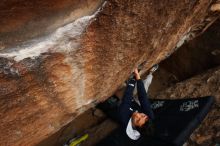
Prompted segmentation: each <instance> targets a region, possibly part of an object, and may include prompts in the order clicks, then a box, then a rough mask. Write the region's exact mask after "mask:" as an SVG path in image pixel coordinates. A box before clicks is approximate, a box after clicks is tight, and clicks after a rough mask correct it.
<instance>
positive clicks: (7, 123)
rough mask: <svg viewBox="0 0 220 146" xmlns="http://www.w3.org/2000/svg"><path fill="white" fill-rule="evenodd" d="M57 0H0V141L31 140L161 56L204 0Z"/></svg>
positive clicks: (204, 8) (202, 10)
mask: <svg viewBox="0 0 220 146" xmlns="http://www.w3.org/2000/svg"><path fill="white" fill-rule="evenodd" d="M62 2H63V3H62V4H61V1H59V0H57V3H54V2H51V1H46V2H45V1H41V2H39V3H32V2H30V3H26V2H21V3H17V2H16V1H12V0H11V1H3V3H2V4H1V8H4V9H3V10H4V11H6V10H7V11H9V10H10V13H5V12H4V11H1V15H2V16H3V17H2V19H3V20H4V21H1V30H0V37H1V52H0V56H1V58H0V111H1V113H0V119H1V120H0V131H1V134H0V142H1V144H2V145H34V144H36V143H38V142H39V141H41V140H43V139H44V138H46V137H48V136H49V135H51V134H52V133H54V132H56V131H57V130H59V129H60V128H61V127H63V126H64V125H66V124H67V123H69V122H70V121H71V120H72V119H74V118H75V117H76V115H78V114H79V113H81V112H83V111H85V109H87V108H88V106H91V103H92V102H94V101H96V100H97V101H98V100H102V99H105V98H106V97H108V96H109V95H111V94H112V93H113V92H114V91H115V90H116V89H117V88H118V87H119V86H120V84H121V83H122V82H123V81H125V80H126V78H127V77H128V76H129V74H130V73H131V72H132V70H133V68H134V67H135V66H137V65H138V64H139V63H142V62H143V61H145V60H147V64H146V69H148V68H150V67H151V66H152V65H153V64H155V63H158V62H160V61H161V60H162V59H164V58H166V57H167V56H169V55H170V54H171V53H172V52H173V51H174V50H175V47H176V45H177V46H180V45H181V44H182V43H183V42H184V40H185V39H186V35H187V33H188V32H189V30H190V28H191V27H192V26H193V25H195V24H197V23H198V24H199V23H200V22H202V21H203V19H204V18H205V16H206V15H207V13H208V9H209V4H210V2H211V0H201V1H198V0H193V1H192V0H184V1H174V0H166V1H164V2H163V3H161V2H160V1H158V0H145V1H141V2H140V1H124V0H119V1H114V0H111V1H108V2H106V3H104V5H102V4H103V3H102V2H101V1H93V5H92V6H91V7H90V4H88V5H89V6H87V7H84V5H78V4H77V5H76V4H75V5H74V2H72V1H62ZM77 2H78V1H77ZM80 2H81V1H80ZM86 2H88V3H89V2H90V1H83V4H84V3H86ZM10 3H12V4H10ZM51 3H53V4H54V5H50V4H51ZM70 3H72V5H71V6H72V7H69V4H70ZM7 4H8V5H7ZM23 4H26V5H25V6H24V7H23ZM38 4H39V7H37V8H36V6H38ZM40 4H45V9H43V8H44V7H43V6H41V5H40ZM74 6H78V7H77V8H78V9H81V8H82V10H79V11H77V12H78V13H76V10H78V9H77V8H75V7H74ZM21 7H22V9H20V8H21ZM67 7H68V9H67ZM100 7H102V9H100V10H99V11H100V12H97V11H98V10H97V9H98V8H100ZM23 8H24V9H23ZM35 8H36V9H35ZM44 10H45V12H48V13H44V12H42V11H44ZM59 10H60V11H59ZM63 10H68V12H66V11H63ZM95 11H96V13H95ZM27 12H28V13H27ZM59 12H60V13H59ZM71 12H72V14H73V16H72V15H70V14H71ZM49 13H50V14H51V15H49ZM61 13H62V14H61ZM94 13H95V14H96V15H92V16H87V17H82V18H80V17H81V16H85V15H91V14H94ZM44 14H45V15H44ZM52 14H53V17H52ZM75 14H76V15H75ZM8 16H13V17H8ZM34 16H36V17H34ZM15 18H18V19H17V20H15ZM49 18H51V20H50V21H49V22H48V24H45V20H49ZM63 18H66V19H65V20H68V21H62V20H63ZM60 19H61V20H60ZM55 20H57V21H56V22H55ZM73 20H75V21H74V22H72V21H73ZM70 22H71V23H70ZM35 23H36V29H35V27H34V26H35V25H34V24H35ZM52 23H53V24H54V25H52V26H51V24H52ZM67 23H70V24H68V25H64V24H67ZM63 25H64V26H63ZM56 28H58V29H57V30H54V29H56ZM30 31H31V32H30ZM42 32H45V33H46V34H44V33H42ZM22 34H24V36H22ZM32 34H33V35H32ZM42 34H44V36H43V37H41V38H38V39H34V40H32V41H29V39H30V38H33V37H36V36H40V35H42ZM21 36H22V37H21ZM7 38H8V39H7ZM18 38H19V40H18V41H16V40H17V39H18ZM24 40H25V41H24ZM27 41H28V42H27ZM18 44H19V46H18ZM14 45H15V46H16V47H15V48H12V46H14ZM40 54H41V55H40Z"/></svg>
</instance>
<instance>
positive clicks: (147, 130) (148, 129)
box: [136, 120, 155, 136]
mask: <svg viewBox="0 0 220 146" xmlns="http://www.w3.org/2000/svg"><path fill="white" fill-rule="evenodd" d="M136 129H137V131H138V132H140V134H141V135H142V136H153V135H154V133H155V128H154V124H153V122H152V120H148V121H147V122H146V123H145V124H144V125H143V126H141V127H136Z"/></svg>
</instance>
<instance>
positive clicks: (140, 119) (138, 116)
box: [132, 112, 149, 128]
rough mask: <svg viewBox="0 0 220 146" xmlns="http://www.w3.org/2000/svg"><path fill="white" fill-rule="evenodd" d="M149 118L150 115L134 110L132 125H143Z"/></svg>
mask: <svg viewBox="0 0 220 146" xmlns="http://www.w3.org/2000/svg"><path fill="white" fill-rule="evenodd" d="M148 120H149V118H148V116H147V115H146V114H144V113H139V112H134V113H133V114H132V125H133V126H134V127H139V128H141V127H143V126H144V124H145V123H146V122H147V121H148Z"/></svg>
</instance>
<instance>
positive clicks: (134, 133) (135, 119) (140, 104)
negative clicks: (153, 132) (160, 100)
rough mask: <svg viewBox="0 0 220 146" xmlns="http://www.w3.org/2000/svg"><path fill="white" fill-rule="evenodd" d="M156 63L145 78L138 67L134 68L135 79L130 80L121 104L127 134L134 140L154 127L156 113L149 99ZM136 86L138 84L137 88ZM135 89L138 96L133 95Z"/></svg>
mask: <svg viewBox="0 0 220 146" xmlns="http://www.w3.org/2000/svg"><path fill="white" fill-rule="evenodd" d="M157 68H158V65H155V66H154V67H153V68H152V69H151V70H150V74H149V75H148V76H147V78H146V79H145V80H142V79H141V77H140V74H139V72H138V69H135V70H134V77H135V78H134V79H131V80H129V82H128V84H127V88H126V90H125V93H124V96H123V98H122V102H121V104H120V106H119V115H120V116H119V117H120V121H121V124H122V127H124V129H125V131H126V134H127V136H128V137H129V138H130V139H132V140H138V139H139V138H140V136H141V134H146V133H147V132H149V131H150V129H149V128H152V127H151V126H152V120H153V119H154V113H153V111H152V109H151V105H150V101H149V100H148V94H147V91H148V87H149V85H150V83H151V81H152V78H153V75H152V73H153V72H154V71H155V70H157ZM135 86H137V87H136V88H135ZM134 90H137V91H136V92H137V96H138V100H137V98H134V97H133V92H134Z"/></svg>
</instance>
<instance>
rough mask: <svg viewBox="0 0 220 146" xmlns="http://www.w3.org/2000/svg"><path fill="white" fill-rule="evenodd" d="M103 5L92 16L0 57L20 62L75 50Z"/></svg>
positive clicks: (7, 51)
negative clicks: (49, 53)
mask: <svg viewBox="0 0 220 146" xmlns="http://www.w3.org/2000/svg"><path fill="white" fill-rule="evenodd" d="M105 3H106V2H104V3H103V5H102V6H101V7H100V8H99V9H98V10H97V11H96V12H95V13H94V14H93V15H90V16H84V17H81V18H78V19H77V20H75V21H74V22H72V23H69V24H67V25H65V26H63V27H60V28H58V29H57V30H56V31H55V32H54V33H52V34H50V35H49V36H46V37H42V38H40V39H35V40H32V41H31V42H29V43H27V44H26V45H23V46H22V47H17V48H11V49H7V50H6V51H5V52H3V51H1V52H2V53H0V57H4V58H13V59H14V60H15V61H20V60H23V59H25V58H35V57H37V56H39V55H41V54H42V53H46V52H69V51H71V50H74V49H77V48H78V47H79V46H80V36H81V35H82V34H83V32H84V31H85V29H86V27H87V26H88V25H89V24H90V22H91V20H92V19H93V18H95V16H96V15H97V14H98V13H99V11H100V9H101V8H102V7H103V6H104V5H105Z"/></svg>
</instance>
